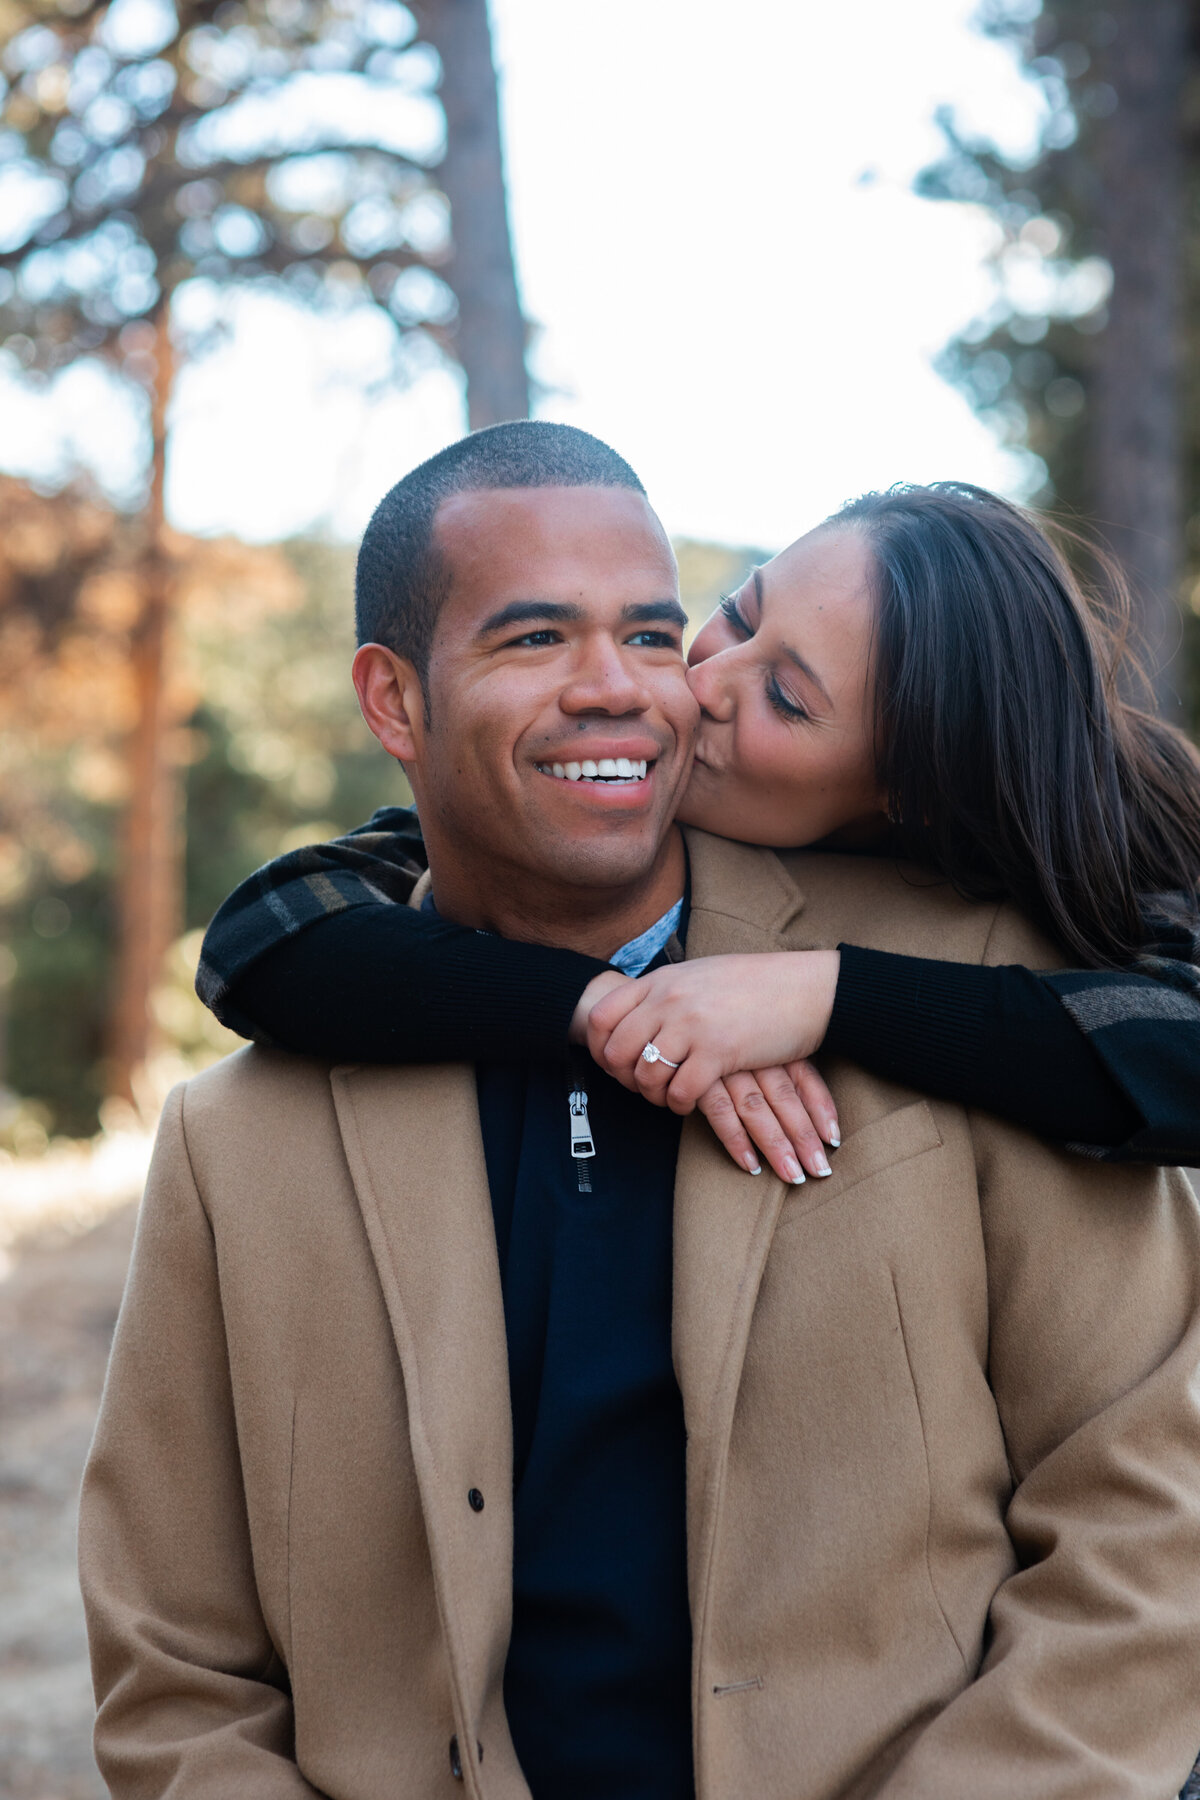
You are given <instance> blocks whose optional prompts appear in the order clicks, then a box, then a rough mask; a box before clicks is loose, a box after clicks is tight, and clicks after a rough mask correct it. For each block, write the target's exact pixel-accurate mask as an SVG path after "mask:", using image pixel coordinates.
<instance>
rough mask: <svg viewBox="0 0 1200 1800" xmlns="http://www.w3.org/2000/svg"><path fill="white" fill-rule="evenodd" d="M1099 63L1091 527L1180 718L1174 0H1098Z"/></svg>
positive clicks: (1170, 707)
mask: <svg viewBox="0 0 1200 1800" xmlns="http://www.w3.org/2000/svg"><path fill="white" fill-rule="evenodd" d="M1108 10H1109V12H1110V13H1111V14H1112V15H1113V17H1114V19H1115V21H1116V23H1117V34H1116V37H1115V39H1114V42H1113V44H1112V47H1111V49H1110V50H1109V51H1108V53H1107V56H1106V62H1107V64H1108V66H1107V67H1106V68H1105V69H1104V71H1103V72H1104V74H1105V75H1106V77H1107V79H1108V81H1109V83H1110V85H1111V87H1112V88H1113V89H1114V90H1115V93H1116V96H1117V105H1116V108H1115V110H1114V112H1113V114H1112V116H1111V118H1107V119H1106V120H1105V121H1104V124H1103V126H1102V127H1100V128H1099V129H1098V130H1097V132H1096V141H1097V160H1098V163H1099V166H1100V175H1101V184H1100V201H1101V209H1102V211H1101V219H1100V224H1101V227H1102V231H1103V241H1104V244H1105V247H1106V249H1107V252H1108V257H1109V260H1110V262H1111V264H1112V270H1113V292H1112V301H1111V306H1110V312H1109V324H1108V327H1107V329H1106V330H1105V332H1104V334H1103V338H1102V340H1101V343H1100V345H1099V350H1100V362H1099V368H1098V370H1097V381H1096V394H1095V400H1096V414H1095V417H1096V431H1095V437H1094V441H1093V451H1092V454H1093V456H1094V458H1095V463H1094V480H1093V483H1092V489H1093V493H1094V495H1095V502H1096V510H1097V514H1098V522H1099V526H1100V530H1101V533H1102V535H1103V537H1104V539H1105V540H1106V541H1107V543H1108V544H1109V546H1110V547H1111V548H1112V550H1113V551H1114V552H1115V554H1116V556H1117V559H1118V561H1119V562H1120V564H1121V566H1122V568H1123V570H1124V572H1125V575H1126V578H1127V580H1128V582H1129V584H1130V587H1131V589H1132V593H1133V599H1134V604H1135V609H1136V619H1137V623H1138V626H1139V632H1140V636H1141V638H1142V641H1143V643H1144V646H1145V649H1146V653H1147V657H1148V661H1149V664H1150V668H1151V670H1152V672H1153V674H1154V686H1155V693H1156V696H1157V699H1158V703H1159V706H1160V708H1161V710H1162V712H1163V713H1164V715H1165V716H1167V717H1168V718H1178V717H1179V716H1180V714H1181V696H1182V693H1183V690H1184V682H1183V679H1182V675H1181V672H1180V669H1179V666H1178V665H1179V660H1180V646H1181V635H1182V622H1181V618H1180V613H1179V584H1180V577H1181V573H1182V569H1183V560H1184V543H1183V535H1184V507H1183V488H1182V412H1181V403H1180V397H1181V388H1182V384H1183V357H1184V344H1183V302H1182V295H1183V283H1184V265H1183V251H1182V246H1183V240H1184V228H1185V198H1184V195H1185V182H1184V144H1183V118H1182V110H1183V75H1184V71H1185V67H1186V60H1187V47H1188V46H1187V11H1188V8H1187V4H1186V0H1109V6H1108Z"/></svg>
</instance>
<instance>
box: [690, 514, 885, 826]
mask: <svg viewBox="0 0 1200 1800" xmlns="http://www.w3.org/2000/svg"><path fill="white" fill-rule="evenodd" d="M870 577H871V565H870V552H869V549H868V546H867V542H866V539H865V538H864V537H863V536H861V535H860V534H859V533H858V532H856V531H854V530H852V529H843V530H839V529H837V528H836V527H832V526H821V527H819V528H818V529H817V530H816V531H810V532H809V533H808V535H807V537H802V538H800V539H798V540H797V542H796V543H794V544H792V545H791V546H790V547H789V548H788V549H787V550H784V551H782V552H781V553H780V555H778V556H777V557H775V558H774V560H773V561H772V562H769V563H766V564H764V565H763V567H762V568H761V569H756V570H755V572H754V574H753V575H752V576H751V577H750V579H749V580H748V581H747V582H746V583H745V585H744V586H743V587H742V588H740V589H739V591H738V592H737V593H736V594H734V595H732V596H731V597H730V599H728V600H726V601H723V602H722V603H721V605H720V607H718V609H717V611H716V612H715V613H714V614H713V616H712V618H711V619H710V620H709V621H708V623H707V624H706V625H705V627H704V629H703V630H702V631H701V632H700V634H699V636H698V637H697V638H696V641H695V643H694V644H693V645H692V648H691V650H690V652H689V654H688V663H689V665H690V673H689V679H690V681H691V684H692V691H693V693H694V694H695V696H696V698H697V700H698V701H699V702H700V708H701V714H700V734H699V737H698V738H697V740H696V762H695V767H694V770H693V772H692V777H691V780H690V781H689V783H688V786H687V791H686V793H685V795H684V800H683V805H682V806H681V807H680V809H679V817H680V818H681V819H682V820H683V821H684V822H685V823H686V824H689V825H699V826H702V827H703V828H704V830H706V831H713V832H716V833H718V834H719V835H720V836H722V837H730V838H741V839H743V840H744V841H745V842H747V843H752V844H779V845H799V844H814V843H817V842H818V841H820V840H821V839H823V838H834V839H835V840H838V841H841V842H843V843H847V844H854V843H865V842H870V840H871V839H872V838H873V837H875V836H876V835H877V834H878V833H880V832H882V830H883V828H884V824H885V813H886V807H887V796H886V794H885V793H884V792H883V791H882V789H881V788H880V785H879V779H878V774H877V771H876V760H875V747H874V693H873V684H872V681H871V670H870V660H871V632H872V624H873V615H874V602H873V600H872V598H871V580H870Z"/></svg>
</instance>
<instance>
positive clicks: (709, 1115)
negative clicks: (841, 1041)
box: [696, 1062, 841, 1184]
mask: <svg viewBox="0 0 1200 1800" xmlns="http://www.w3.org/2000/svg"><path fill="white" fill-rule="evenodd" d="M696 1106H697V1111H699V1112H702V1113H703V1114H704V1116H705V1118H706V1119H707V1120H708V1122H709V1124H710V1125H711V1126H712V1128H713V1130H714V1131H715V1132H716V1134H717V1136H718V1137H719V1138H720V1140H721V1142H722V1143H723V1144H724V1146H725V1148H726V1150H728V1152H729V1154H730V1156H732V1158H733V1160H734V1162H735V1163H738V1164H739V1165H740V1166H741V1167H742V1168H743V1169H749V1171H750V1173H751V1174H752V1175H759V1174H761V1173H762V1169H761V1166H760V1164H759V1160H758V1151H760V1150H761V1151H762V1153H763V1155H764V1156H765V1157H766V1159H767V1161H768V1162H769V1163H770V1165H771V1167H772V1168H773V1169H774V1171H775V1173H776V1174H777V1175H781V1176H782V1177H783V1179H784V1180H785V1181H790V1182H792V1183H793V1184H795V1183H797V1182H800V1181H803V1180H804V1179H805V1173H804V1171H805V1170H806V1169H807V1170H808V1173H809V1174H810V1175H832V1173H833V1170H832V1169H831V1168H830V1166H829V1158H828V1156H826V1154H825V1144H826V1143H828V1144H830V1145H832V1146H833V1148H834V1149H836V1148H837V1146H838V1144H839V1143H840V1142H841V1139H840V1138H839V1136H838V1126H837V1112H836V1109H835V1107H834V1104H833V1096H832V1095H831V1094H830V1092H829V1089H828V1088H827V1087H826V1086H825V1083H824V1081H822V1079H821V1077H820V1075H818V1073H817V1071H816V1070H815V1069H814V1068H813V1066H812V1064H811V1063H809V1062H794V1063H789V1064H788V1066H787V1068H786V1069H781V1068H777V1069H756V1070H755V1071H754V1072H753V1074H751V1073H750V1072H749V1071H742V1072H740V1073H738V1074H736V1075H726V1076H725V1077H724V1079H723V1080H721V1081H714V1083H713V1085H712V1086H711V1087H710V1088H709V1089H708V1091H707V1093H704V1094H701V1096H700V1098H699V1100H698V1101H697V1103H696ZM814 1119H821V1120H823V1121H825V1123H824V1125H823V1130H824V1133H825V1143H822V1141H821V1136H820V1134H819V1133H818V1131H817V1127H816V1126H815V1125H814V1124H813V1120H814Z"/></svg>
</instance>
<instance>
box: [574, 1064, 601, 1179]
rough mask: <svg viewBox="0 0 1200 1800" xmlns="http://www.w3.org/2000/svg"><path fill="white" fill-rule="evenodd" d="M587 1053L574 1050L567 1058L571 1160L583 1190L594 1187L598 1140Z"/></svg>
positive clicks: (576, 1177)
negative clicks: (592, 1114) (591, 1114)
mask: <svg viewBox="0 0 1200 1800" xmlns="http://www.w3.org/2000/svg"><path fill="white" fill-rule="evenodd" d="M588 1067H589V1063H588V1060H587V1058H586V1057H584V1056H583V1055H581V1054H579V1053H577V1052H576V1051H574V1050H572V1051H571V1053H570V1055H569V1057H568V1060H567V1113H568V1118H569V1121H570V1127H571V1139H570V1143H571V1161H572V1162H573V1163H574V1165H575V1179H576V1182H577V1183H578V1186H579V1192H580V1193H581V1194H590V1193H591V1191H592V1164H593V1160H594V1158H595V1155H596V1142H595V1139H594V1138H593V1137H592V1121H591V1120H590V1119H589V1117H588V1097H587V1086H586V1083H587V1073H586V1071H587V1069H588Z"/></svg>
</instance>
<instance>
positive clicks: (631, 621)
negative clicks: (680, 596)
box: [621, 600, 688, 631]
mask: <svg viewBox="0 0 1200 1800" xmlns="http://www.w3.org/2000/svg"><path fill="white" fill-rule="evenodd" d="M621 620H622V623H623V624H626V625H678V627H679V629H680V631H686V630H687V622H688V616H687V614H686V613H685V612H684V610H683V608H682V606H680V604H679V602H678V600H636V601H632V602H631V603H630V604H629V605H628V606H623V607H622V608H621Z"/></svg>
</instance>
